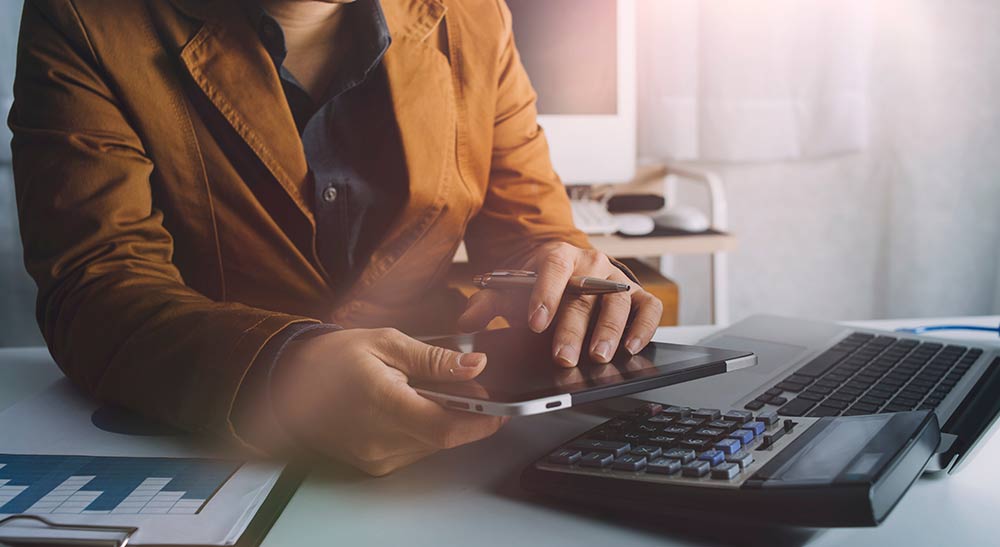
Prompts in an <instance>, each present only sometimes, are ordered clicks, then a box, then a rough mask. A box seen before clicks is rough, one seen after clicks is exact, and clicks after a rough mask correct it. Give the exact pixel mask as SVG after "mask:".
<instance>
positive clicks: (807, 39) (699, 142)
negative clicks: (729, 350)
mask: <svg viewBox="0 0 1000 547" xmlns="http://www.w3.org/2000/svg"><path fill="white" fill-rule="evenodd" d="M567 1H569V2H570V3H569V4H566V5H561V4H560V2H562V3H563V4H565V3H566V2H567ZM623 1H627V3H628V4H631V7H632V9H633V10H634V11H633V12H631V15H632V17H631V18H628V19H622V18H621V14H622V13H623V12H621V11H618V12H617V13H618V16H619V17H618V19H614V18H613V17H612V19H611V21H613V22H612V23H611V24H610V26H609V27H607V28H605V29H604V31H606V32H604V31H600V32H598V30H597V29H596V27H597V26H600V25H601V24H602V21H603V24H607V21H608V18H607V17H590V18H588V17H587V11H586V9H585V8H583V7H581V6H584V5H586V4H592V5H593V6H594V7H593V9H595V10H609V9H610V10H611V11H610V12H609V13H611V14H612V15H614V14H615V13H616V12H615V11H614V5H615V4H616V2H615V0H511V1H510V4H511V7H512V9H513V12H514V24H515V34H516V35H517V40H518V42H519V44H521V48H522V55H523V56H524V58H525V64H526V66H527V68H528V70H529V74H532V78H533V80H535V81H536V87H538V88H539V91H540V96H541V98H540V106H542V107H543V108H542V114H545V116H543V119H542V121H541V124H542V126H543V127H545V129H546V131H547V132H548V133H549V136H550V138H551V139H552V140H553V149H554V153H555V154H556V165H557V168H559V170H560V173H561V174H562V176H563V178H564V180H565V182H567V184H574V183H597V182H601V177H605V178H607V179H609V180H608V182H622V181H612V180H610V179H614V178H616V177H618V178H626V175H627V174H628V173H627V171H628V170H629V169H633V170H634V166H635V165H636V164H639V163H653V164H659V163H667V162H682V163H683V164H684V165H690V166H694V167H697V168H699V169H705V170H709V171H711V172H713V173H716V174H717V175H719V176H720V178H721V179H722V181H723V187H724V191H725V197H726V199H727V201H728V205H729V211H728V227H727V229H728V231H729V232H730V233H731V234H732V235H733V236H734V238H735V240H736V242H737V244H736V245H737V246H736V248H735V250H733V251H732V252H730V253H728V257H727V261H728V270H727V272H726V279H725V281H726V282H727V284H728V295H729V296H728V299H727V300H726V301H725V306H726V311H727V312H728V316H729V318H730V319H731V320H734V321H735V320H739V319H740V318H742V317H745V316H747V315H749V314H753V313H777V314H784V315H793V316H801V317H814V318H823V319H867V318H891V317H929V316H954V315H977V314H997V313H1000V100H997V93H998V90H1000V33H998V32H997V29H998V28H1000V3H998V2H994V1H992V0H953V1H950V2H940V1H937V0H875V1H861V0H839V1H826V0H757V1H755V2H737V1H731V2H725V1H717V2H716V1H712V2H708V1H697V0H635V1H634V3H633V2H631V1H628V0H623ZM528 2H531V3H533V5H535V6H539V5H548V6H549V7H550V9H556V10H557V11H559V10H561V11H562V13H563V14H564V15H566V16H565V17H564V18H563V27H565V26H566V25H576V30H574V29H573V28H570V29H569V30H565V31H563V30H562V28H560V29H554V27H550V26H545V25H541V26H540V25H538V24H537V23H536V24H534V25H532V24H531V23H529V20H536V19H535V18H529V17H527V16H525V15H523V14H524V13H525V10H530V9H531V7H530V6H529V5H527V3H528ZM602 4H604V5H603V6H602ZM608 5H611V6H612V7H610V8H609V7H608ZM19 13H20V3H19V2H3V3H0V111H2V112H4V113H6V111H7V110H8V109H9V106H10V104H11V87H12V81H13V75H14V56H15V47H16V37H17V27H18V19H19ZM570 15H573V16H572V17H571V16H570ZM614 22H617V23H618V26H617V27H616V26H615V24H614ZM585 26H586V27H588V28H591V27H595V28H591V30H589V31H588V34H587V38H588V39H587V40H582V41H581V42H580V43H581V44H582V45H579V46H573V44H572V43H571V42H565V43H563V46H564V50H565V51H566V52H567V53H566V55H572V54H573V52H574V51H576V52H577V53H576V54H577V55H579V54H580V50H581V48H583V49H584V50H585V49H586V48H587V47H590V48H591V49H592V50H593V45H594V44H595V43H599V39H600V37H601V36H605V35H607V36H610V38H608V39H609V40H611V42H610V43H611V45H610V46H609V47H612V48H614V47H616V46H615V44H618V45H619V47H622V46H621V44H622V43H623V42H622V38H623V37H624V38H628V39H629V40H631V42H632V43H633V50H632V55H626V54H624V53H622V51H626V50H621V51H619V52H618V53H619V54H618V55H601V54H600V53H601V51H602V50H601V49H600V48H598V49H597V50H596V51H591V52H590V53H588V59H589V60H591V61H593V59H595V58H598V59H601V60H600V62H592V63H591V64H593V65H597V64H601V65H602V66H604V68H605V69H606V70H607V71H609V72H607V74H605V75H604V76H602V77H598V78H595V77H594V76H593V75H591V76H589V77H590V78H592V81H591V82H590V84H592V85H587V82H583V83H581V82H579V81H576V80H573V79H574V78H587V77H588V76H587V74H586V73H584V74H572V71H570V72H569V73H567V74H565V75H562V73H554V72H552V71H547V70H543V68H544V67H545V66H546V63H549V64H550V65H551V64H552V63H556V64H560V63H563V62H564V58H560V57H550V58H546V57H545V56H544V55H542V54H540V53H538V52H539V51H556V49H554V48H552V47H544V44H543V43H542V44H541V45H538V44H535V43H534V42H533V40H534V39H533V38H532V36H538V35H539V33H541V35H542V36H546V35H548V36H550V37H554V38H553V39H555V40H556V41H557V42H559V41H560V40H561V38H565V39H566V40H571V39H572V35H573V33H574V32H577V33H579V28H580V27H585ZM533 27H534V28H533ZM616 32H617V34H616ZM623 32H624V33H625V34H622V33H623ZM609 33H610V34H609ZM595 55H596V57H595ZM539 67H543V68H539ZM553 74H556V75H557V76H558V77H556V78H553ZM536 75H537V77H536ZM616 77H617V79H618V85H617V86H613V85H611V86H609V85H603V84H607V83H608V81H612V82H613V81H614V78H616ZM608 78H611V79H612V80H608ZM595 82H598V83H601V84H602V85H597V84H596V83H595ZM581 87H582V88H586V89H593V90H595V91H594V93H597V94H599V95H600V96H599V98H597V99H594V100H589V101H588V96H582V97H581V96H580V94H579V93H569V94H566V95H568V96H569V97H568V98H567V99H566V100H567V101H573V102H572V103H571V106H570V107H566V106H565V105H566V104H567V103H559V102H558V101H557V100H555V99H554V98H552V97H556V95H555V93H557V92H559V91H560V90H562V91H565V90H567V89H579V88H581ZM546 89H550V90H552V91H548V92H546ZM589 99H593V97H589ZM546 100H549V102H550V104H551V106H550V107H547V108H546V104H545V101H546ZM616 101H617V103H616ZM609 105H610V106H609ZM605 110H607V111H606V112H605ZM602 116H603V117H602ZM595 123H598V124H601V125H594V124H595ZM587 128H591V129H587ZM581 131H588V132H585V133H581ZM574 133H576V134H582V135H585V136H586V137H587V138H588V139H589V140H591V141H593V142H595V143H598V144H600V145H601V146H602V147H604V148H605V149H607V150H609V151H610V150H612V149H614V150H615V154H613V156H614V157H611V156H612V154H609V157H608V158H601V160H602V161H601V162H599V163H600V165H590V164H588V163H587V160H588V156H592V155H593V154H592V153H590V151H588V150H586V148H585V147H583V146H579V142H578V141H573V140H572V137H571V136H567V135H573V134H574ZM9 138H10V134H9V131H8V130H7V128H6V125H5V124H4V127H3V128H2V129H0V141H2V144H0V345H8V346H9V345H32V344H38V343H41V337H40V336H39V334H38V332H37V328H36V326H35V321H34V315H33V314H34V312H33V306H34V287H33V284H32V283H31V280H30V279H29V278H28V277H27V275H26V274H25V273H24V270H23V265H22V262H21V256H20V242H19V239H18V235H17V222H16V212H15V206H14V196H13V187H12V183H11V174H10V167H9V162H10V150H9V146H8V145H7V142H8V141H9ZM602 138H607V139H611V141H609V143H610V144H609V143H603V142H601V139H602ZM618 144H621V145H622V146H621V149H620V150H619V149H618V148H615V147H616V146H618ZM621 150H625V151H627V153H625V154H622V153H619V152H621ZM591 159H592V158H591ZM604 160H606V161H604ZM564 167H565V168H564ZM603 170H606V172H605V171H603ZM623 173H625V174H623ZM668 197H669V201H668V203H667V207H671V206H673V205H674V204H684V205H689V206H693V207H697V208H699V209H700V210H703V211H708V209H709V206H710V204H709V203H708V201H707V200H706V198H705V196H704V191H703V190H702V189H700V188H697V187H695V186H692V185H680V184H678V185H675V186H672V187H671V190H670V191H669V193H668ZM53 221H54V222H57V221H58V219H53ZM640 241H641V240H640ZM658 266H659V268H660V270H661V271H662V272H663V273H664V274H665V275H667V276H668V277H670V278H671V279H672V280H674V281H675V282H676V283H677V286H678V287H679V293H680V306H679V322H680V323H681V324H699V323H706V322H709V321H710V319H711V306H710V304H709V302H710V300H709V291H710V288H711V280H710V275H709V259H708V257H707V256H705V255H697V254H692V255H677V256H665V257H661V259H660V260H659V261H658Z"/></svg>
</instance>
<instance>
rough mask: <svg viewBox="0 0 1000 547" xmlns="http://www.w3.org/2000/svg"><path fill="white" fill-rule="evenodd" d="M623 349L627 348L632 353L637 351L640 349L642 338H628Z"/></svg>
mask: <svg viewBox="0 0 1000 547" xmlns="http://www.w3.org/2000/svg"><path fill="white" fill-rule="evenodd" d="M625 349H627V350H628V352H629V353H631V354H632V355H635V354H636V353H639V350H640V349H642V340H639V339H638V338H629V339H628V342H625Z"/></svg>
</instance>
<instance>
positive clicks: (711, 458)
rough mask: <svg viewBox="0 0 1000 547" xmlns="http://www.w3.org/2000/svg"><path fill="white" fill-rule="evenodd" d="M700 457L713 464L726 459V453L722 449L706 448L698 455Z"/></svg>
mask: <svg viewBox="0 0 1000 547" xmlns="http://www.w3.org/2000/svg"><path fill="white" fill-rule="evenodd" d="M698 459H699V460H702V461H706V462H708V463H709V464H711V465H719V464H720V463H722V462H723V461H724V460H725V459H726V455H725V454H723V453H722V451H721V450H706V451H704V452H702V453H701V455H699V456H698Z"/></svg>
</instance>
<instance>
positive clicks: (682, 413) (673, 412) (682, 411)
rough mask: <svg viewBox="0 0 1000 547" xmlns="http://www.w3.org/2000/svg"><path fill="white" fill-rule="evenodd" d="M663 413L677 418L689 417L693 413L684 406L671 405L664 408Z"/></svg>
mask: <svg viewBox="0 0 1000 547" xmlns="http://www.w3.org/2000/svg"><path fill="white" fill-rule="evenodd" d="M663 414H665V415H667V416H670V417H671V418H674V419H676V420H679V419H681V418H687V417H688V416H689V415H691V409H690V408H687V407H684V406H671V407H667V408H665V409H663Z"/></svg>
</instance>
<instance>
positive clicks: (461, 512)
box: [0, 317, 1000, 547]
mask: <svg viewBox="0 0 1000 547" xmlns="http://www.w3.org/2000/svg"><path fill="white" fill-rule="evenodd" d="M946 321H949V322H950V321H951V319H948V320H939V319H922V320H914V321H868V322H858V323H856V324H859V325H866V326H871V327H877V328H893V327H896V326H908V325H913V324H929V323H943V322H946ZM962 321H963V322H970V321H974V322H976V323H978V324H984V325H988V324H993V325H996V324H997V322H1000V317H989V318H987V317H982V318H963V319H962ZM712 330H713V327H673V328H662V329H660V330H659V331H658V333H657V337H656V339H657V340H660V341H671V342H680V343H694V342H696V341H697V340H698V339H700V338H702V337H704V336H706V335H708V334H709V333H710V332H712ZM949 336H951V337H961V336H962V335H961V334H958V333H955V334H949ZM965 336H966V337H972V338H976V339H977V341H981V342H983V343H990V344H997V343H1000V342H998V341H997V338H996V337H995V336H993V337H990V336H988V335H976V334H971V335H969V334H968V333H966V334H965ZM58 377H59V371H58V369H57V368H56V367H55V365H54V363H53V362H52V361H51V359H50V358H49V356H48V353H47V352H46V351H45V350H44V349H43V348H14V349H3V350H0V378H2V381H0V409H3V408H6V407H7V406H9V405H11V404H13V403H14V402H16V401H17V400H19V399H20V398H22V397H25V396H27V395H30V394H32V393H35V392H37V391H40V390H42V389H44V388H45V387H46V386H48V385H49V384H50V383H51V382H52V381H54V380H56V379H57V378H58ZM600 421H601V419H600V418H596V417H592V416H587V415H584V414H580V413H576V412H573V411H566V412H557V413H553V414H547V415H541V416H533V417H527V418H520V419H515V420H513V421H511V423H509V424H508V425H507V426H506V427H505V428H504V429H503V430H502V431H501V432H500V433H498V434H497V435H496V436H494V437H493V438H491V439H488V440H486V441H483V442H480V443H476V444H473V445H469V446H464V447H460V448H458V449H455V450H451V451H447V452H442V453H439V454H437V455H435V456H432V457H430V458H428V459H426V460H424V461H422V462H419V463H417V464H415V465H412V466H410V467H408V468H406V469H404V470H402V471H400V472H397V473H395V474H394V475H391V476H389V477H384V478H379V479H374V478H369V477H367V476H365V475H362V474H360V473H358V472H356V471H353V470H351V469H347V468H344V467H341V466H336V465H330V466H329V467H327V468H325V469H318V470H316V471H314V472H313V473H312V474H311V475H310V477H309V478H308V479H307V480H306V481H305V483H304V484H303V485H302V487H301V488H300V489H299V491H298V492H297V493H296V494H295V496H294V497H293V498H292V500H291V502H290V503H289V505H288V507H287V508H286V509H285V511H284V513H283V514H282V516H281V517H280V518H279V519H278V522H277V523H276V524H275V525H274V528H273V529H272V530H271V532H270V534H269V535H268V536H267V539H266V540H265V542H264V545H265V546H286V545H302V544H306V545H356V544H364V545H395V546H406V547H412V546H422V545H428V546H434V547H439V546H442V545H504V546H507V545H546V546H547V547H554V546H561V545H566V546H573V547H580V546H581V545H610V546H617V545H622V546H624V545H629V546H632V545H659V546H662V545H719V544H723V545H732V544H747V545H762V544H763V545H776V546H780V545H796V546H797V545H805V544H809V545H819V546H830V545H844V544H850V545H857V546H860V545H873V546H874V545H879V546H881V545H890V544H893V543H896V544H905V545H906V546H907V547H913V546H923V545H926V546H940V545H948V544H954V545H987V544H995V542H996V538H997V537H998V536H1000V519H997V518H996V515H995V513H996V506H997V505H998V504H1000V489H998V488H997V486H998V485H1000V467H998V466H997V465H996V464H995V463H994V462H995V461H996V459H997V458H998V457H1000V437H997V436H994V437H993V438H991V439H990V440H989V441H988V442H987V444H986V445H985V446H984V447H983V449H982V450H981V451H980V452H979V453H978V454H977V456H976V458H975V459H974V460H973V461H971V462H969V464H968V465H967V466H966V467H965V468H963V470H962V471H961V472H960V473H958V474H956V475H954V476H944V477H930V478H923V479H921V480H919V481H917V483H916V484H915V485H914V486H913V488H912V489H911V490H910V492H909V493H908V494H907V495H906V497H905V498H904V499H903V500H902V502H901V503H900V504H899V506H898V507H896V509H895V511H894V512H893V514H892V515H891V516H890V517H889V519H888V520H887V521H886V522H885V523H883V524H882V526H880V527H878V528H873V529H846V530H808V529H794V528H748V527H745V526H712V527H708V526H705V525H704V524H700V523H696V522H691V521H671V520H669V519H657V520H650V519H648V518H646V519H641V518H637V519H634V520H623V519H621V518H611V517H606V516H602V515H601V514H600V513H599V512H597V511H594V510H589V509H586V508H584V507H580V508H575V507H572V506H569V505H566V504H556V503H550V502H546V501H543V500H539V499H536V498H533V497H532V496H530V495H528V494H526V493H525V492H523V491H521V489H520V488H519V487H518V474H519V472H520V470H521V469H522V468H523V467H524V466H526V465H527V464H528V463H530V462H531V461H532V460H534V459H535V458H537V457H538V456H539V455H541V454H544V453H545V452H546V451H548V450H549V449H551V448H552V447H553V446H554V445H555V444H557V443H558V442H560V441H561V440H563V439H566V438H568V437H570V436H572V435H574V434H577V433H579V432H580V431H583V430H585V429H587V428H588V427H591V426H592V425H593V424H596V423H598V422H600Z"/></svg>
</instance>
